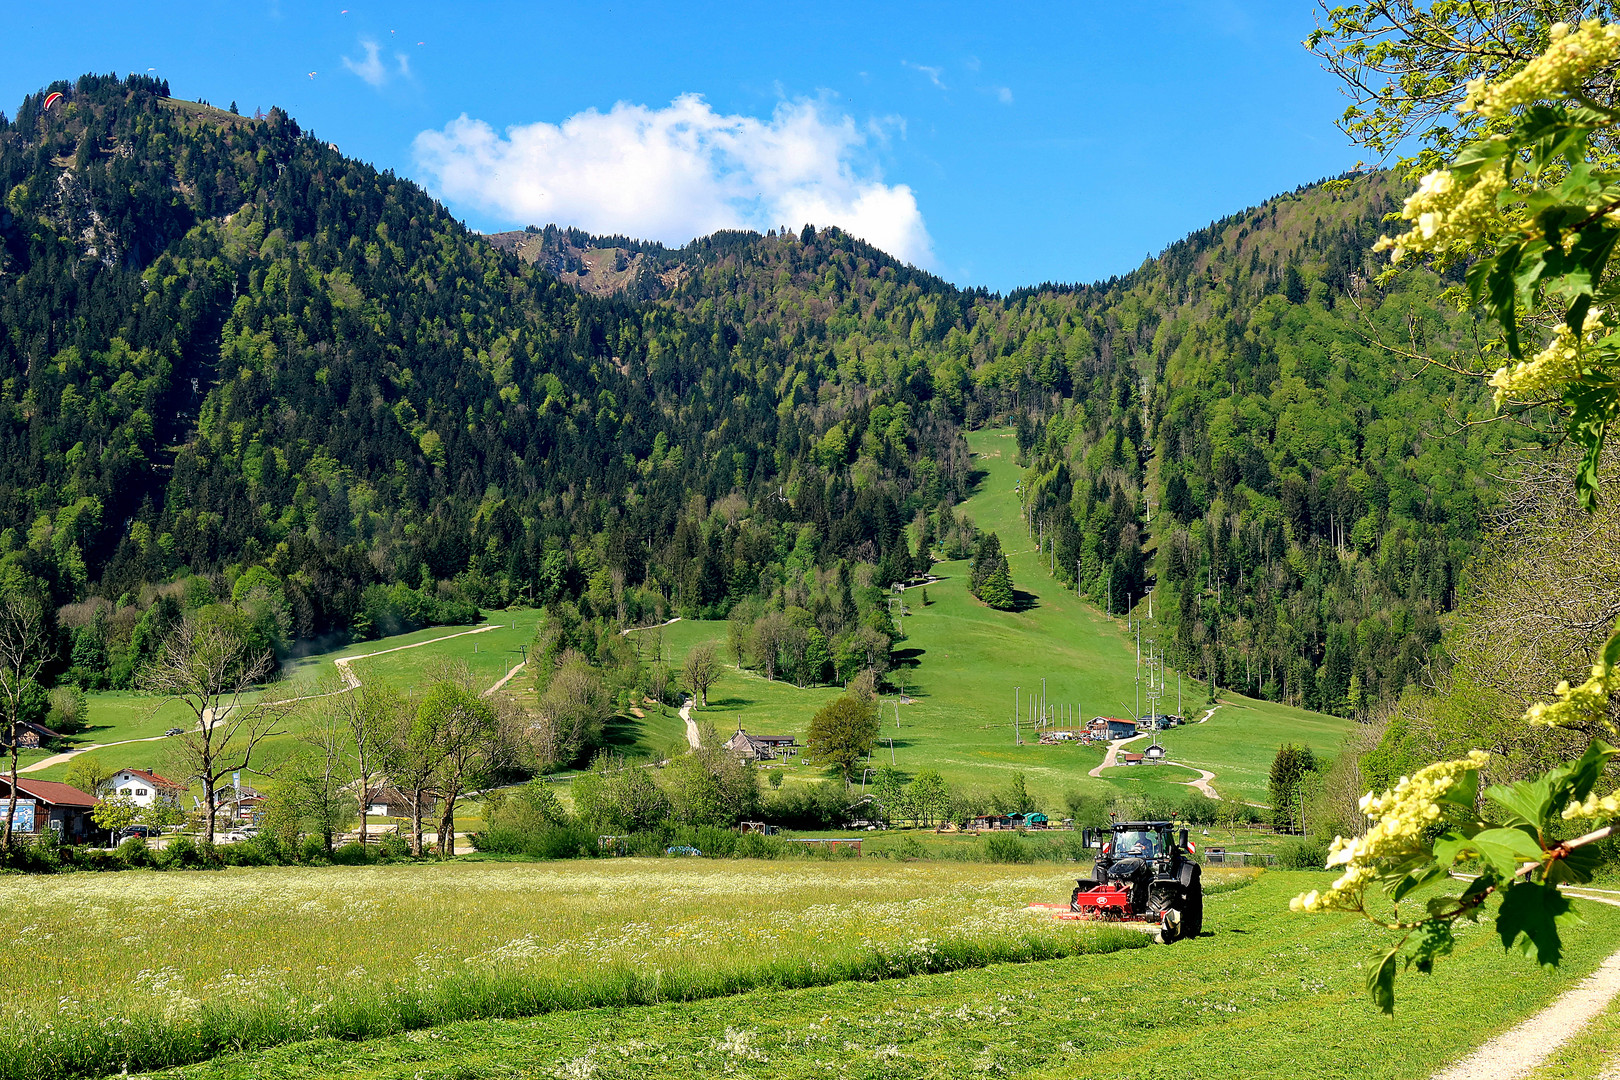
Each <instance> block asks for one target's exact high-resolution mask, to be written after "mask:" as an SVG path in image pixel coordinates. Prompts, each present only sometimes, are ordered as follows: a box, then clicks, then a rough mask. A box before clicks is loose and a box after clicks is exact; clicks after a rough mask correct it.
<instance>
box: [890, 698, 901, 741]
mask: <svg viewBox="0 0 1620 1080" xmlns="http://www.w3.org/2000/svg"><path fill="white" fill-rule="evenodd" d="M894 728H895V730H896V731H899V730H900V699H899V698H895V699H894ZM890 741H891V743H892V741H893V740H890Z"/></svg>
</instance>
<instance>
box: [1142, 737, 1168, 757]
mask: <svg viewBox="0 0 1620 1080" xmlns="http://www.w3.org/2000/svg"><path fill="white" fill-rule="evenodd" d="M1142 756H1143V757H1145V758H1147V759H1148V760H1149V761H1163V760H1164V747H1162V746H1160V745H1159V740H1158V739H1154V740H1153V745H1152V746H1150V747H1148V748H1147V749H1146V750H1144V751H1142Z"/></svg>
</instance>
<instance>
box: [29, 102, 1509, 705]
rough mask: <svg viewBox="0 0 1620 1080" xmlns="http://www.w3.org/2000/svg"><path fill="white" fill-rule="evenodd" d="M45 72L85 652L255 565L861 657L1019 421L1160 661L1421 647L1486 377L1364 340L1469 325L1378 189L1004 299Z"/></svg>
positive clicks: (44, 469) (1277, 662)
mask: <svg viewBox="0 0 1620 1080" xmlns="http://www.w3.org/2000/svg"><path fill="white" fill-rule="evenodd" d="M50 91H60V92H61V93H62V94H63V95H64V96H63V97H62V98H61V99H60V100H58V101H57V102H56V103H55V104H54V105H52V106H51V107H50V108H49V109H46V108H44V106H43V102H44V100H45V97H46V93H41V94H38V95H34V96H31V97H29V98H28V99H26V100H25V101H24V102H23V104H22V106H21V108H20V109H19V110H18V112H17V114H16V116H15V118H14V119H9V120H8V119H5V118H4V117H0V191H3V192H4V194H5V206H4V210H3V211H0V572H3V573H4V574H5V575H9V576H10V577H11V579H12V580H14V581H16V580H25V579H26V580H29V581H35V582H38V583H40V587H41V588H42V589H43V590H44V591H45V592H47V593H48V594H49V596H48V599H49V600H50V601H51V604H50V606H51V607H52V609H53V610H56V609H59V610H60V612H61V616H62V619H63V622H64V633H63V635H62V636H61V638H60V640H61V642H62V645H61V656H60V657H59V663H58V670H60V669H61V668H63V667H66V666H68V665H70V664H71V665H72V666H73V669H74V671H75V673H76V675H75V677H82V678H83V679H84V680H86V681H92V682H94V681H95V680H97V679H100V680H102V682H103V683H106V682H111V683H115V684H116V683H121V682H124V681H127V679H128V677H129V673H130V672H131V671H132V670H133V668H134V667H135V666H136V665H137V664H138V663H139V661H140V658H141V656H142V655H143V654H144V651H146V650H149V649H150V648H151V647H152V642H153V641H155V640H156V637H157V635H158V630H157V629H156V627H157V624H158V623H164V624H166V623H167V622H168V621H172V619H173V617H174V613H175V611H174V609H175V607H176V605H180V604H185V605H192V606H196V605H206V604H208V603H210V602H214V601H218V600H229V599H235V600H241V599H242V597H243V595H244V594H246V595H250V596H253V597H258V598H259V601H260V610H261V612H262V613H268V614H265V615H264V616H263V618H262V619H261V621H262V622H263V623H264V626H263V630H264V632H265V633H266V634H268V635H270V636H272V637H277V638H279V639H280V641H281V642H282V643H283V644H286V643H288V642H290V641H292V640H294V639H297V638H307V637H313V636H318V635H323V634H331V633H342V634H368V633H377V632H382V631H384V630H388V629H393V628H396V627H398V626H402V625H408V624H411V623H420V622H425V621H433V620H443V619H446V618H451V617H457V616H458V615H464V614H465V613H467V612H468V611H470V610H471V609H472V608H473V606H475V605H498V604H504V603H507V602H510V601H513V600H518V599H521V600H527V601H532V602H537V603H538V602H546V603H554V604H555V603H568V604H571V605H574V612H575V614H574V615H570V616H569V618H575V617H584V618H594V619H600V620H603V621H604V622H611V623H613V624H623V623H626V622H637V621H642V620H650V619H654V618H662V617H666V616H667V615H669V614H674V613H687V614H691V615H698V614H703V615H711V616H719V615H725V614H728V613H730V612H731V611H732V610H733V608H734V607H736V606H737V604H738V603H739V601H742V600H744V599H747V600H748V601H749V604H748V605H747V608H748V610H750V611H764V610H767V609H771V608H779V609H782V610H785V611H787V612H789V613H794V612H798V613H799V614H796V615H794V617H795V618H799V619H800V620H801V621H806V620H813V621H814V622H815V623H816V624H817V626H818V628H819V629H820V631H821V632H822V633H823V634H824V635H825V636H826V637H827V639H828V642H829V644H830V645H832V644H834V643H835V639H836V638H837V637H838V636H839V635H851V634H853V633H854V631H855V630H856V629H857V626H856V623H857V622H858V621H863V620H864V622H865V623H868V624H869V623H872V622H873V621H874V620H876V621H881V618H880V617H878V616H876V615H872V614H871V613H872V612H873V611H874V610H875V609H876V608H879V607H881V605H874V604H873V603H872V602H871V599H872V598H871V597H865V598H864V599H862V598H861V597H864V596H865V594H864V593H861V596H858V597H853V598H852V593H851V589H852V588H854V589H855V590H856V591H857V592H860V591H861V590H870V589H872V587H873V583H874V582H875V583H877V584H878V585H881V584H885V583H886V582H887V581H888V580H892V578H893V577H895V576H903V575H904V574H906V573H908V572H910V571H911V570H913V569H915V567H916V566H917V565H918V564H920V563H921V562H923V561H925V560H926V555H927V553H926V552H913V550H912V549H911V547H910V546H909V545H908V541H907V539H906V532H905V529H904V527H905V526H906V525H907V524H914V525H915V526H916V528H915V529H914V530H913V536H917V537H922V538H924V539H925V540H926V539H928V538H930V537H933V538H937V539H939V540H940V541H941V548H940V550H941V551H945V550H947V549H948V550H949V552H950V553H951V554H953V555H958V556H959V555H962V554H966V553H968V551H969V549H970V545H971V540H972V535H973V534H972V530H971V527H970V526H967V525H965V524H964V523H961V522H957V521H956V520H955V519H954V518H952V517H951V516H950V515H949V514H948V512H942V511H948V507H949V506H950V504H951V503H953V502H954V501H956V500H957V499H959V498H960V497H961V496H962V495H964V494H965V492H966V490H967V488H968V485H969V483H970V465H969V460H968V455H967V450H966V444H965V442H964V440H963V439H962V438H961V431H962V429H963V428H964V427H971V426H977V425H979V424H982V423H986V422H1009V421H1011V422H1016V423H1017V425H1018V428H1019V446H1020V450H1021V452H1022V453H1023V454H1025V455H1026V462H1027V464H1028V467H1029V470H1028V473H1027V474H1026V482H1025V484H1024V485H1023V487H1024V497H1025V500H1026V507H1027V511H1028V518H1029V522H1030V524H1031V528H1032V532H1033V533H1034V535H1036V536H1037V538H1039V539H1040V540H1041V542H1042V543H1043V544H1044V545H1045V546H1046V549H1047V550H1048V551H1049V555H1050V559H1051V565H1052V567H1053V568H1054V572H1055V573H1056V574H1057V576H1058V577H1059V578H1060V579H1062V580H1063V581H1065V582H1066V583H1068V584H1071V585H1072V584H1074V582H1075V580H1076V575H1077V574H1078V578H1079V581H1080V584H1081V586H1082V587H1083V588H1084V589H1087V590H1089V591H1090V592H1091V594H1092V595H1093V596H1095V597H1096V598H1098V600H1099V601H1103V600H1104V599H1105V597H1104V590H1106V589H1108V588H1110V587H1111V588H1112V590H1113V593H1114V596H1113V606H1114V608H1115V610H1116V611H1117V610H1120V609H1121V608H1122V607H1123V606H1124V604H1125V603H1126V602H1128V601H1131V600H1135V599H1138V598H1140V597H1141V596H1142V594H1143V592H1144V591H1145V589H1146V588H1147V587H1148V585H1149V584H1152V583H1155V582H1156V583H1157V584H1158V587H1159V589H1160V592H1159V593H1158V596H1157V603H1156V605H1155V608H1156V610H1157V611H1159V612H1161V613H1168V614H1169V617H1170V619H1171V622H1172V630H1173V633H1172V634H1171V635H1170V639H1171V644H1172V661H1173V662H1174V663H1177V664H1180V665H1182V666H1184V667H1185V668H1187V669H1188V670H1190V671H1193V672H1200V673H1201V672H1212V673H1213V674H1214V675H1215V677H1216V679H1217V681H1219V682H1221V683H1223V684H1226V685H1231V686H1237V687H1240V688H1243V689H1246V690H1248V691H1250V692H1254V693H1263V694H1266V695H1268V696H1274V697H1278V698H1287V699H1290V700H1294V701H1297V702H1301V703H1304V704H1308V705H1311V706H1315V707H1319V708H1328V709H1341V710H1342V709H1346V708H1350V707H1353V706H1354V705H1356V704H1359V703H1360V700H1361V699H1362V698H1371V697H1375V696H1383V695H1389V694H1392V693H1394V692H1395V691H1396V690H1398V689H1399V686H1400V685H1401V684H1402V683H1403V682H1405V681H1406V680H1408V679H1409V678H1410V676H1411V672H1412V670H1413V668H1414V665H1415V664H1416V662H1417V659H1418V658H1419V657H1421V656H1422V655H1423V653H1424V651H1425V650H1426V649H1427V648H1428V647H1429V646H1430V645H1431V644H1432V642H1433V641H1434V640H1435V639H1436V635H1437V625H1438V624H1437V622H1436V618H1437V616H1438V615H1439V614H1440V613H1441V612H1443V611H1445V610H1446V609H1447V608H1448V607H1449V606H1451V605H1452V604H1453V603H1454V602H1455V599H1456V595H1455V594H1456V589H1457V582H1458V577H1459V569H1460V567H1461V565H1462V563H1463V561H1464V559H1465V558H1466V557H1467V555H1468V553H1469V551H1470V550H1471V545H1472V543H1473V540H1474V538H1475V536H1476V534H1477V532H1478V522H1479V518H1480V514H1481V512H1482V508H1483V507H1484V506H1486V505H1487V504H1488V503H1489V500H1490V486H1489V483H1488V482H1487V481H1486V479H1485V477H1487V476H1488V475H1489V471H1490V470H1489V468H1488V467H1487V459H1488V455H1489V453H1490V451H1491V450H1492V449H1493V448H1495V447H1496V446H1498V445H1499V444H1500V443H1501V441H1502V439H1503V438H1504V437H1505V434H1504V431H1503V430H1502V429H1500V428H1498V427H1495V426H1492V427H1487V428H1482V429H1469V430H1467V431H1464V432H1461V433H1458V432H1456V431H1454V430H1453V426H1452V421H1451V418H1450V417H1449V416H1448V415H1447V413H1446V409H1447V408H1450V409H1452V410H1454V411H1458V412H1459V413H1460V412H1461V411H1466V409H1467V408H1468V407H1469V405H1470V403H1472V402H1473V401H1474V400H1475V398H1476V396H1477V394H1478V391H1477V388H1476V384H1475V383H1474V382H1473V381H1471V380H1465V379H1457V380H1455V381H1453V380H1452V379H1450V378H1449V377H1447V376H1445V375H1444V374H1443V373H1441V372H1437V371H1435V370H1432V369H1430V370H1420V369H1419V368H1417V367H1416V366H1415V365H1413V364H1411V363H1409V362H1408V361H1405V360H1403V359H1402V358H1401V357H1400V356H1399V355H1398V354H1397V353H1393V352H1390V351H1388V350H1386V349H1384V348H1381V347H1379V346H1377V345H1375V344H1373V343H1371V342H1370V340H1369V333H1370V331H1369V326H1373V327H1377V328H1379V329H1380V332H1381V333H1382V334H1383V336H1384V337H1385V338H1387V339H1388V340H1389V341H1390V342H1392V343H1395V344H1397V345H1408V346H1409V345H1411V344H1412V342H1413V341H1414V335H1415V336H1416V340H1421V342H1422V343H1423V345H1424V346H1425V347H1426V348H1431V349H1432V348H1434V347H1436V346H1437V345H1438V346H1441V347H1444V346H1445V345H1446V343H1447V342H1449V341H1451V340H1452V339H1453V338H1455V337H1457V336H1459V335H1461V334H1462V333H1463V332H1464V330H1465V329H1466V328H1465V327H1463V326H1459V325H1453V324H1454V323H1455V319H1454V318H1452V317H1448V316H1447V315H1445V314H1444V312H1445V311H1446V310H1448V309H1446V308H1445V306H1444V305H1442V304H1438V303H1436V298H1437V296H1438V293H1439V291H1440V290H1441V289H1442V288H1443V287H1444V286H1445V285H1446V284H1447V283H1445V282H1440V281H1437V280H1434V279H1431V278H1424V277H1422V276H1416V277H1408V278H1406V279H1404V280H1402V281H1401V282H1400V283H1398V284H1396V285H1394V286H1391V287H1390V288H1389V289H1388V290H1385V289H1381V288H1379V287H1378V286H1376V285H1374V284H1373V283H1371V282H1370V281H1369V280H1368V277H1369V264H1368V262H1367V255H1366V251H1367V248H1368V247H1369V246H1370V243H1371V240H1372V239H1373V238H1374V237H1375V236H1376V235H1377V233H1378V232H1379V231H1380V219H1381V216H1382V215H1383V213H1385V212H1386V211H1387V210H1388V209H1389V208H1391V207H1392V206H1394V205H1395V202H1394V200H1393V198H1392V195H1391V193H1390V191H1389V190H1388V184H1387V182H1386V180H1385V179H1384V178H1382V177H1377V176H1374V177H1365V178H1361V179H1360V180H1358V181H1357V182H1356V183H1355V184H1354V185H1353V186H1352V187H1351V188H1350V189H1349V190H1348V191H1345V192H1336V191H1330V190H1327V189H1325V188H1322V187H1314V188H1309V189H1302V190H1301V191H1298V192H1295V193H1294V194H1292V195H1288V196H1284V197H1282V198H1279V199H1276V200H1273V201H1272V202H1270V203H1267V204H1265V205H1264V206H1262V207H1259V208H1257V209H1254V210H1250V211H1247V212H1245V213H1243V214H1239V215H1235V216H1234V217H1232V218H1230V219H1228V220H1225V221H1222V222H1218V223H1216V224H1215V225H1213V226H1211V227H1210V228H1208V229H1205V230H1201V231H1200V232H1199V233H1197V234H1194V235H1193V236H1191V237H1189V238H1188V239H1187V240H1185V241H1182V242H1181V243H1179V244H1177V245H1174V246H1173V247H1171V248H1170V249H1168V250H1167V251H1166V252H1165V253H1164V254H1163V255H1162V256H1161V257H1159V258H1158V259H1154V260H1150V261H1149V262H1148V263H1147V264H1145V265H1144V266H1143V267H1142V268H1140V269H1139V270H1137V271H1136V272H1134V273H1132V274H1130V275H1128V276H1127V277H1125V278H1122V279H1116V280H1113V281H1110V282H1106V283H1101V284H1098V285H1095V286H1089V287H1073V288H1067V287H1053V286H1043V287H1041V288H1039V289H1031V290H1021V291H1020V292H1018V293H1015V294H1013V295H1011V296H1009V297H1006V298H1002V297H998V296H993V295H990V294H988V293H986V292H984V291H982V290H978V291H974V290H961V289H958V288H955V287H954V286H951V285H950V284H948V283H946V282H944V281H942V280H940V279H938V278H936V277H933V276H932V275H929V274H927V273H924V272H922V271H919V270H917V269H915V268H912V267H908V266H904V265H902V264H900V263H898V262H896V261H895V260H894V259H892V258H890V257H889V256H887V255H885V254H884V253H882V252H881V251H878V250H877V249H875V248H872V247H871V246H870V245H867V244H865V243H863V242H861V241H858V240H855V239H853V238H851V237H849V236H847V235H845V234H843V233H841V232H840V231H839V230H837V229H825V228H824V229H820V230H817V229H815V228H813V227H810V226H806V227H805V228H804V229H803V230H801V231H799V232H792V231H784V232H781V233H777V232H774V231H773V232H771V233H767V234H766V235H764V236H761V235H759V234H756V233H751V232H734V233H720V234H716V235H714V236H710V237H705V238H702V239H699V240H696V241H693V242H692V243H691V244H688V245H686V246H685V247H682V248H679V249H674V248H667V247H665V246H662V245H659V244H652V243H646V242H641V241H634V240H630V239H627V238H624V237H614V238H601V237H593V236H589V235H587V234H584V233H580V232H578V231H577V230H572V229H564V228H557V227H555V226H548V227H545V228H532V229H529V230H526V231H524V232H521V233H504V234H498V235H496V236H493V237H480V236H478V235H476V234H473V233H471V232H469V231H467V230H466V229H465V228H464V227H463V226H462V225H461V224H459V223H458V222H456V221H455V220H454V219H453V218H452V217H451V216H450V214H449V213H448V212H447V211H446V210H445V209H444V208H443V207H441V206H440V205H439V204H437V203H436V202H435V201H434V200H433V199H431V198H430V197H429V196H428V195H427V194H426V193H425V192H423V191H422V190H421V189H420V188H419V187H418V186H416V185H415V184H413V183H411V182H409V181H406V180H403V179H400V178H398V177H396V176H394V175H392V174H390V173H387V172H379V171H377V170H376V169H373V168H372V167H370V166H368V165H365V164H363V163H360V162H357V161H353V160H351V159H347V158H345V157H343V156H342V155H341V154H340V153H339V152H338V151H337V150H336V149H335V148H334V147H332V146H330V145H328V144H326V143H324V142H323V141H321V140H320V139H318V138H316V137H314V136H313V135H312V134H310V133H308V132H304V131H302V130H301V129H300V128H299V126H298V124H297V123H296V122H295V121H294V120H293V119H292V118H290V117H288V116H287V115H286V114H284V113H282V112H281V111H279V110H272V111H271V112H270V114H269V115H268V116H261V117H252V118H249V117H243V116H238V115H236V114H235V113H234V111H233V112H226V111H223V110H219V109H214V108H210V107H207V106H204V105H199V104H196V103H191V102H184V101H179V100H176V99H174V98H171V97H169V96H168V87H167V85H166V84H164V83H162V82H160V81H156V80H152V79H146V78H141V77H136V76H132V77H130V78H128V79H116V78H112V77H98V76H86V77H84V78H82V79H80V80H78V81H77V82H76V83H72V84H69V83H66V82H63V83H57V84H55V85H53V86H52V87H49V88H47V91H46V92H47V93H48V92H50ZM1145 500H1147V501H1145ZM1149 507H1151V512H1152V514H1151V516H1152V520H1151V522H1150V521H1149V520H1148V510H1149ZM255 567H257V568H259V569H257V570H254V572H253V573H251V574H250V573H248V571H249V570H250V569H253V568H255ZM1166 594H1171V595H1169V596H1167V595H1166ZM856 600H859V603H855V601H856ZM1167 601H1168V602H1167ZM857 608H858V609H859V611H857ZM142 626H146V627H147V629H146V630H145V631H141V627H142ZM880 629H881V628H880V627H876V626H873V625H866V626H865V631H866V632H868V633H870V632H873V631H877V630H880ZM588 637H589V635H586V638H588Z"/></svg>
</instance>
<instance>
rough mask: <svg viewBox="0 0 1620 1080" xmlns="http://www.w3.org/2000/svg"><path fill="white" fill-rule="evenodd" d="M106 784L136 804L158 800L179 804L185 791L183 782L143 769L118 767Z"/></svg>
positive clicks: (146, 803) (141, 804)
mask: <svg viewBox="0 0 1620 1080" xmlns="http://www.w3.org/2000/svg"><path fill="white" fill-rule="evenodd" d="M107 784H108V786H109V787H111V788H112V790H113V791H114V792H115V793H116V794H118V795H121V796H123V797H124V798H126V799H128V800H129V801H131V802H133V803H134V804H135V805H136V806H151V805H152V804H153V803H158V802H164V803H168V804H169V805H170V806H179V805H180V796H182V795H184V794H185V793H186V786H185V785H184V784H177V783H175V782H174V781H173V780H167V779H165V778H163V777H161V776H159V775H158V774H157V773H154V772H147V771H146V770H145V769H120V770H119V771H118V772H117V773H115V774H114V775H113V778H112V779H111V780H109V781H107Z"/></svg>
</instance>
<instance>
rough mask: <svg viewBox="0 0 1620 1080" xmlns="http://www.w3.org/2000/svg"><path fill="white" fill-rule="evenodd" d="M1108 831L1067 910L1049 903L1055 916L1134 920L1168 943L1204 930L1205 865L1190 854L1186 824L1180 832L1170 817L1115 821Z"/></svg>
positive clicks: (1194, 935) (1195, 934) (1125, 921)
mask: <svg viewBox="0 0 1620 1080" xmlns="http://www.w3.org/2000/svg"><path fill="white" fill-rule="evenodd" d="M1104 836H1105V839H1104V841H1103V844H1102V849H1101V851H1100V852H1099V853H1098V855H1097V864H1096V867H1095V869H1094V870H1093V871H1092V876H1091V877H1089V878H1080V879H1079V880H1078V881H1076V882H1075V888H1074V894H1073V896H1071V897H1070V898H1069V906H1068V909H1067V910H1062V909H1058V908H1057V905H1051V907H1049V908H1048V910H1051V911H1052V917H1053V918H1055V919H1062V920H1065V921H1068V920H1074V921H1081V922H1093V921H1104V922H1115V923H1134V924H1138V925H1140V926H1142V927H1143V929H1149V928H1151V929H1152V930H1154V931H1155V933H1156V936H1157V937H1158V940H1160V941H1162V942H1164V943H1165V944H1169V943H1170V942H1172V941H1175V940H1176V939H1177V938H1184V937H1197V936H1198V935H1199V934H1201V933H1202V932H1203V929H1204V886H1203V882H1202V880H1201V879H1200V875H1201V872H1202V871H1201V869H1200V868H1199V865H1198V864H1197V863H1195V862H1193V861H1192V859H1190V858H1189V857H1188V856H1189V855H1190V854H1191V853H1192V851H1193V850H1194V849H1193V847H1192V845H1191V844H1189V843H1188V842H1187V830H1186V829H1182V830H1180V831H1179V835H1178V834H1177V833H1176V831H1175V830H1173V829H1172V827H1171V823H1170V822H1168V821H1116V822H1115V823H1114V824H1113V826H1112V829H1111V830H1110V831H1109V832H1108V833H1105V834H1104ZM1178 841H1179V843H1178ZM1043 906H1044V905H1043ZM1054 909H1055V910H1054Z"/></svg>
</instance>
